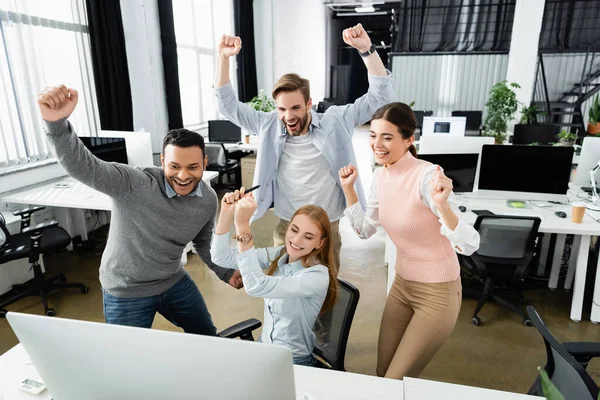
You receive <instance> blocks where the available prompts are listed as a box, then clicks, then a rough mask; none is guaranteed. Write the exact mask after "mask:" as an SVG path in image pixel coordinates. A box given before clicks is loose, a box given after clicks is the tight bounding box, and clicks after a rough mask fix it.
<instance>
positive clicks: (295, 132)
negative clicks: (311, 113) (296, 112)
mask: <svg viewBox="0 0 600 400" xmlns="http://www.w3.org/2000/svg"><path fill="white" fill-rule="evenodd" d="M281 122H283V124H284V125H285V127H286V130H287V132H288V133H289V134H290V135H292V136H300V135H301V134H302V132H304V128H305V127H306V125H307V124H308V112H307V113H306V114H304V117H302V118H300V120H299V121H298V123H297V125H296V129H295V130H291V129H290V127H289V124H288V123H287V122H285V120H284V119H282V120H281Z"/></svg>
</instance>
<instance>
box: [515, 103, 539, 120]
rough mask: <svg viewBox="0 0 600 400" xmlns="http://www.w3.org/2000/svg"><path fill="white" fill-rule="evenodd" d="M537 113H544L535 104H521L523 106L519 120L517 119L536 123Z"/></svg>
mask: <svg viewBox="0 0 600 400" xmlns="http://www.w3.org/2000/svg"><path fill="white" fill-rule="evenodd" d="M538 115H544V113H543V112H540V109H539V108H538V106H536V105H535V104H532V105H531V106H529V107H527V106H523V108H521V120H520V121H519V123H520V124H535V123H537V116H538Z"/></svg>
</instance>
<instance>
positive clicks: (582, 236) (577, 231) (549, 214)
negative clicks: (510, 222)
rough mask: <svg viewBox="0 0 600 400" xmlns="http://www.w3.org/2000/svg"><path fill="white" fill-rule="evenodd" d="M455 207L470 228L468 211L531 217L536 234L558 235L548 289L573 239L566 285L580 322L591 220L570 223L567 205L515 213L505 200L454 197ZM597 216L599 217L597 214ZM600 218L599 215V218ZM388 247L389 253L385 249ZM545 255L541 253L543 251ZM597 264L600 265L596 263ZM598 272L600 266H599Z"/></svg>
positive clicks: (599, 313)
mask: <svg viewBox="0 0 600 400" xmlns="http://www.w3.org/2000/svg"><path fill="white" fill-rule="evenodd" d="M457 203H458V205H463V206H465V207H466V208H467V211H466V212H463V213H460V215H459V217H460V218H461V219H463V220H464V221H465V222H467V223H469V224H470V225H473V224H474V223H475V220H476V219H477V215H476V214H475V213H473V212H471V210H489V211H491V212H493V213H494V214H500V215H527V216H533V217H540V218H541V220H542V221H541V224H540V228H539V231H540V232H546V233H556V234H558V237H557V240H556V245H555V248H554V254H553V257H552V270H551V272H550V281H549V284H548V286H549V287H550V288H552V289H553V288H556V286H557V282H558V275H559V273H560V262H561V258H562V252H563V249H564V245H565V239H566V235H568V234H572V235H575V240H574V243H573V248H572V251H571V259H570V260H569V264H570V268H569V270H570V273H569V274H568V275H567V280H566V282H565V286H566V288H567V289H568V288H570V286H571V282H573V279H574V285H573V299H572V302H571V314H570V317H571V319H572V320H573V321H576V322H579V321H581V313H582V309H583V292H584V289H585V278H586V273H587V263H588V253H589V251H588V249H589V246H590V239H591V236H600V223H598V222H596V221H595V220H594V219H592V218H591V217H590V216H588V214H587V213H586V215H585V216H584V218H583V223H581V224H575V223H573V222H571V206H570V205H555V204H552V206H551V207H549V208H540V207H535V206H531V208H526V209H518V208H509V207H507V206H506V200H499V199H487V198H481V197H476V196H474V195H472V194H470V193H469V194H464V195H457ZM534 203H535V204H538V205H539V204H546V203H544V202H538V201H535V202H534ZM556 211H564V212H565V213H566V214H567V218H559V217H557V216H556V215H554V213H555V212H556ZM597 214H600V213H597ZM598 217H599V218H600V215H598ZM547 243H548V240H546V241H544V245H547ZM390 246H393V243H392V242H391V240H389V238H386V254H387V257H386V262H387V263H388V268H389V270H388V292H389V287H390V286H391V282H392V281H393V278H394V273H395V272H394V265H395V256H396V253H395V249H394V248H393V247H390ZM388 247H389V249H387V248H388ZM542 253H544V249H543V251H542ZM599 264H600V263H599ZM599 268H600V265H599ZM594 304H600V274H596V285H595V287H594ZM591 320H592V322H593V323H599V322H600V307H599V306H594V307H592V316H591Z"/></svg>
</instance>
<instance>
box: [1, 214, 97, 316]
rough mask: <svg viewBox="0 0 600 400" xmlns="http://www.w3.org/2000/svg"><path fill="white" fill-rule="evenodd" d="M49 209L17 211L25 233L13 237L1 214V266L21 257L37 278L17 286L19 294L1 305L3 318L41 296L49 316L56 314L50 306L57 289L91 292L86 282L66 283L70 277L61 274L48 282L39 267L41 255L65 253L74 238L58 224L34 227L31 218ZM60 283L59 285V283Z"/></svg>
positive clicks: (44, 223) (22, 231)
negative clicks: (11, 308)
mask: <svg viewBox="0 0 600 400" xmlns="http://www.w3.org/2000/svg"><path fill="white" fill-rule="evenodd" d="M44 208H45V207H32V208H26V209H24V210H20V211H15V212H14V213H13V214H14V215H18V216H20V217H21V233H18V234H16V235H11V234H10V233H9V232H8V229H7V228H6V220H5V219H4V216H2V214H0V231H1V232H2V237H3V238H2V237H0V239H2V240H0V264H4V263H7V262H9V261H13V260H18V259H21V258H27V257H28V258H29V262H30V263H31V269H33V279H32V280H31V281H29V282H27V283H24V284H18V285H13V291H15V292H16V295H15V296H13V297H12V298H10V299H9V300H7V301H5V302H3V303H1V304H0V318H5V317H6V312H7V311H6V307H7V306H9V305H11V304H13V303H15V302H17V301H19V300H21V299H24V298H25V297H29V296H39V297H40V300H41V302H42V305H43V306H44V311H45V313H46V315H48V316H54V315H56V311H55V310H54V309H53V308H49V307H48V293H50V292H51V291H53V290H56V289H79V290H81V293H87V292H88V291H89V289H88V287H87V286H85V285H84V284H82V283H65V282H66V280H67V279H66V278H65V276H64V275H63V274H59V275H56V276H54V277H53V278H50V279H45V278H44V274H43V272H42V268H41V267H40V264H39V258H40V255H42V254H43V255H48V254H49V253H52V252H55V251H59V250H64V249H65V248H66V247H67V246H68V245H69V244H70V243H71V236H69V234H68V233H67V231H65V230H64V229H63V228H61V227H59V226H58V222H56V221H47V222H42V223H40V224H37V225H35V226H30V224H31V215H32V214H33V213H34V212H36V211H40V210H43V209H44ZM57 281H58V283H57Z"/></svg>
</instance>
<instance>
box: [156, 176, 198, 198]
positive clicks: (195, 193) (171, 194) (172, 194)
mask: <svg viewBox="0 0 600 400" xmlns="http://www.w3.org/2000/svg"><path fill="white" fill-rule="evenodd" d="M200 182H202V180H200ZM200 182H198V185H197V186H196V189H194V190H193V191H192V193H190V194H188V195H186V196H198V197H202V190H200ZM165 189H166V190H167V197H168V198H170V199H171V198H173V197H175V196H179V195H178V194H177V193H176V192H175V191H174V190H173V188H172V187H171V185H169V182H168V181H167V178H165Z"/></svg>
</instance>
